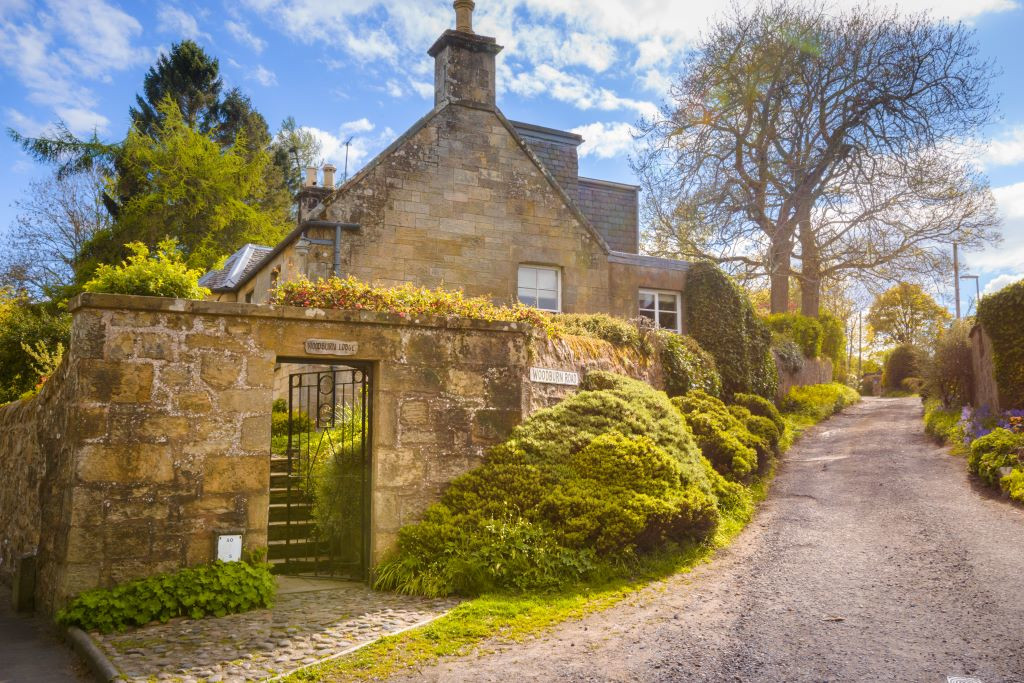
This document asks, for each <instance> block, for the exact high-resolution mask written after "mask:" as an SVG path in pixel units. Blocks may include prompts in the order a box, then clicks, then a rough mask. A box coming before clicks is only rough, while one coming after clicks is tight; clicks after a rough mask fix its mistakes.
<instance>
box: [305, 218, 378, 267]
mask: <svg viewBox="0 0 1024 683" xmlns="http://www.w3.org/2000/svg"><path fill="white" fill-rule="evenodd" d="M299 227H300V228H301V233H300V234H302V233H305V232H306V230H309V229H310V228H334V239H333V240H314V239H308V238H306V239H307V241H308V242H309V243H310V244H320V245H324V246H327V245H332V246H333V247H334V275H335V277H341V231H342V230H359V229H360V228H361V227H362V226H361V225H360V224H359V223H340V222H338V221H303V222H302V223H301V224H300V225H299Z"/></svg>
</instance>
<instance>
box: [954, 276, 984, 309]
mask: <svg viewBox="0 0 1024 683" xmlns="http://www.w3.org/2000/svg"><path fill="white" fill-rule="evenodd" d="M959 279H960V280H974V312H975V313H977V312H978V300H979V299H981V285H980V284H979V280H978V276H977V275H961V276H960V278H959ZM968 312H969V311H968Z"/></svg>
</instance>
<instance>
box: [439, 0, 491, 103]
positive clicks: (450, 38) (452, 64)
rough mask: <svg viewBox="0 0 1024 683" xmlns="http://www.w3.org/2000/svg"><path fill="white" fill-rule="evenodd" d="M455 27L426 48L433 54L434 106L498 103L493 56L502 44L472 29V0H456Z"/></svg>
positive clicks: (473, 5) (473, 4)
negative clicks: (460, 103) (453, 103)
mask: <svg viewBox="0 0 1024 683" xmlns="http://www.w3.org/2000/svg"><path fill="white" fill-rule="evenodd" d="M452 5H453V7H455V30H454V31H452V30H450V29H449V30H447V31H445V32H444V33H442V34H441V37H440V38H438V39H437V41H436V42H435V43H434V44H433V46H431V48H430V50H428V51H427V54H429V55H430V56H431V57H433V58H434V106H435V107H437V106H440V105H441V104H443V103H445V102H471V103H473V104H476V105H484V106H486V107H491V108H493V107H494V106H495V89H496V88H495V64H494V57H495V55H497V54H498V53H499V52H501V50H502V47H501V45H498V44H497V42H496V41H495V40H494V38H488V37H487V36H478V35H477V34H475V33H473V8H474V7H475V6H476V4H475V3H474V2H473V0H455V2H454V3H452Z"/></svg>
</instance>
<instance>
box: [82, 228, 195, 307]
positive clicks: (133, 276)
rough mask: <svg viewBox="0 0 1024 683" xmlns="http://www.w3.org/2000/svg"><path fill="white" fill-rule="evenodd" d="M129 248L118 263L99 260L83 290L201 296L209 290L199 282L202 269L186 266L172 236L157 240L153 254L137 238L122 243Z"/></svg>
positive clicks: (145, 294)
mask: <svg viewBox="0 0 1024 683" xmlns="http://www.w3.org/2000/svg"><path fill="white" fill-rule="evenodd" d="M125 246H126V247H128V249H129V250H130V251H131V252H132V255H131V256H129V257H128V260H127V261H122V262H121V265H119V266H111V265H108V264H102V265H100V266H99V267H98V268H96V273H95V275H94V276H93V278H92V279H91V280H89V281H88V282H86V283H85V287H84V289H85V291H87V292H105V293H107V294H138V295H140V296H167V297H176V298H179V299H203V298H205V297H207V296H209V294H210V290H208V289H206V288H205V287H200V286H199V278H200V277H202V275H203V271H202V270H198V269H196V270H190V269H189V268H188V266H187V265H185V262H184V261H183V259H182V256H181V251H180V250H179V249H178V245H177V242H175V241H174V240H164V241H162V242H160V244H159V246H158V248H157V251H156V253H155V254H153V255H152V256H150V253H149V249H148V248H147V247H146V245H144V244H142V243H141V242H132V243H131V244H127V245H125Z"/></svg>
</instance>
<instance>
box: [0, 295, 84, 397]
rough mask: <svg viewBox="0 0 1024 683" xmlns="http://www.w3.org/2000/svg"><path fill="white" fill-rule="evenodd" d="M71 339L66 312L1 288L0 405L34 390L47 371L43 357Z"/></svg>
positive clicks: (69, 318)
mask: <svg viewBox="0 0 1024 683" xmlns="http://www.w3.org/2000/svg"><path fill="white" fill-rule="evenodd" d="M70 338H71V316H70V315H68V314H67V313H66V312H63V311H60V310H59V309H56V307H55V306H53V305H52V304H49V305H48V304H38V303H32V302H31V301H29V300H28V299H27V298H26V297H24V296H19V295H16V294H15V293H13V292H11V291H10V290H7V289H3V288H0V404H3V403H8V402H10V401H15V400H17V399H18V398H20V397H22V396H25V395H26V393H29V394H31V393H34V391H35V390H37V389H38V387H39V386H40V384H41V381H42V379H43V376H44V375H46V374H48V373H47V372H46V367H44V366H47V365H48V363H47V362H45V361H46V359H44V358H43V356H53V355H56V350H57V349H58V348H67V345H68V342H69V340H70ZM52 360H54V359H53V358H50V361H52Z"/></svg>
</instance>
